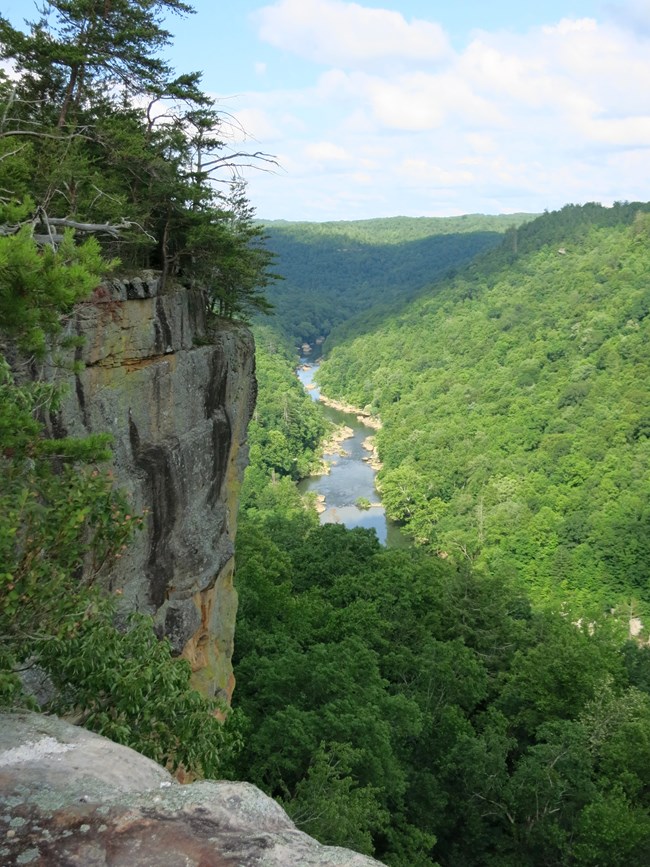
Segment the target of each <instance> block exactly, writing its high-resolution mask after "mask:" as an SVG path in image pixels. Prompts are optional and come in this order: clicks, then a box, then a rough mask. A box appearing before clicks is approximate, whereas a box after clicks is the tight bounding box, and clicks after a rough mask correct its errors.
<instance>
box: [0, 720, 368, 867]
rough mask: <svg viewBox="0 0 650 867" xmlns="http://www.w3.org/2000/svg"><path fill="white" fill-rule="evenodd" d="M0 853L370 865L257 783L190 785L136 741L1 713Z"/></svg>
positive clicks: (226, 864) (131, 862)
mask: <svg viewBox="0 0 650 867" xmlns="http://www.w3.org/2000/svg"><path fill="white" fill-rule="evenodd" d="M0 829H2V833H1V835H0V863H2V864H3V865H7V867H9V865H18V864H30V865H33V867H38V865H42V867H52V865H73V864H77V865H83V867H126V865H128V867H151V865H154V864H155V865H158V867H180V865H184V867H290V865H302V867H309V865H311V867H337V865H338V867H373V865H378V864H379V862H377V861H374V860H373V859H372V858H366V857H365V856H363V855H358V854H356V853H354V852H350V851H348V850H347V849H339V848H335V847H330V846H321V845H320V844H319V843H317V842H316V841H315V840H313V839H312V838H311V837H308V836H307V835H306V834H303V833H302V832H300V831H298V830H297V829H296V827H295V825H294V824H293V822H291V820H290V819H289V817H288V816H287V814H286V813H285V812H284V810H282V809H281V807H280V806H278V804H276V803H275V802H274V801H272V800H271V798H268V797H267V796H266V795H264V794H263V793H262V792H260V791H259V789H256V788H255V786H252V785H250V783H230V782H210V781H205V782H201V783H192V784H191V785H188V786H181V785H179V784H178V783H177V782H176V781H175V780H173V779H172V777H171V776H170V775H169V774H168V773H167V771H165V770H164V769H163V768H161V767H160V766H159V765H156V764H155V762H152V761H150V760H149V759H146V758H145V757H144V756H141V755H139V754H138V753H136V752H134V751H133V750H130V749H128V748H127V747H122V746H119V745H118V744H114V743H112V741H109V740H107V739H106V738H102V737H99V736H98V735H95V734H92V733H91V732H87V731H85V730H84V729H80V728H77V727H76V726H71V725H68V724H67V723H64V722H63V721H61V720H59V719H57V718H56V717H46V716H39V715H37V714H5V715H0Z"/></svg>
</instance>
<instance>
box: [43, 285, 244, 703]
mask: <svg viewBox="0 0 650 867" xmlns="http://www.w3.org/2000/svg"><path fill="white" fill-rule="evenodd" d="M68 328H69V331H70V333H71V334H76V335H79V336H81V337H83V343H82V345H81V346H80V347H79V348H78V349H77V350H76V361H78V362H82V363H83V367H81V366H79V365H78V372H77V373H71V372H70V369H69V368H70V366H69V365H65V364H64V365H62V366H60V367H56V365H53V369H52V372H51V375H52V376H54V377H55V378H57V379H59V380H61V378H63V379H64V380H67V385H68V386H69V387H68V388H67V392H66V397H65V399H64V401H63V404H62V406H61V409H60V411H59V412H57V414H56V415H55V416H53V417H51V418H50V425H51V429H52V434H53V435H54V436H65V435H71V436H84V435H85V434H87V433H96V432H106V431H107V432H110V433H111V434H112V436H113V439H114V443H113V451H114V460H113V468H112V471H113V473H114V476H115V483H116V485H117V487H118V488H120V489H122V490H123V491H124V492H125V493H126V495H127V497H128V498H129V501H130V503H132V506H133V511H134V514H145V515H146V522H145V529H144V531H142V532H140V533H138V534H137V535H136V537H135V540H134V542H133V544H131V545H130V546H129V548H128V550H126V551H125V552H124V555H123V556H122V558H121V559H120V560H119V561H118V562H117V563H116V564H114V565H113V566H111V568H110V570H109V571H107V572H106V573H105V574H104V575H102V576H101V580H102V582H103V585H104V586H105V588H106V589H107V590H108V591H109V592H111V593H114V594H117V595H118V596H119V597H120V603H121V605H122V606H123V608H124V610H128V611H133V610H136V611H142V612H147V613H150V614H152V615H154V617H155V621H156V624H157V626H158V628H159V631H160V632H161V634H164V635H166V636H167V637H168V638H169V639H170V641H171V643H172V645H173V646H174V648H175V650H176V651H177V652H178V653H182V654H183V655H184V656H185V657H186V658H187V659H188V660H189V662H190V664H191V666H192V670H193V672H194V682H195V685H196V686H197V687H198V688H199V689H201V691H203V692H204V693H206V694H211V695H214V694H218V695H221V696H223V697H224V698H226V699H229V697H230V694H231V692H232V688H233V675H232V667H231V656H232V645H233V633H234V625H235V614H236V608H237V595H236V592H235V590H234V588H233V583H232V574H233V552H234V537H235V529H236V515H237V499H238V492H239V486H240V483H241V479H242V474H243V470H244V467H245V464H246V459H247V450H246V428H247V425H248V422H249V419H250V416H251V413H252V411H253V407H254V403H255V394H256V382H255V374H254V346H253V339H252V336H251V334H250V333H249V332H248V331H247V330H246V329H245V328H243V327H241V326H236V325H234V324H232V323H229V322H225V321H220V323H219V326H218V328H214V326H213V327H212V328H210V327H208V323H207V321H206V313H205V304H204V299H203V296H202V294H201V292H199V291H198V290H196V291H195V290H188V289H184V288H180V287H174V289H173V290H171V291H165V292H164V293H163V292H161V291H160V290H159V281H158V279H157V277H156V276H155V275H153V274H151V275H148V276H147V275H145V276H141V277H138V278H134V279H132V280H130V281H119V282H115V283H112V284H110V285H107V286H104V287H101V288H100V289H99V290H97V292H96V293H95V296H94V297H93V298H92V299H91V300H90V301H89V302H87V303H85V304H82V305H80V306H79V307H78V308H77V310H76V311H75V314H74V317H73V319H72V320H71V321H70V323H69V325H68ZM69 360H70V359H68V361H69Z"/></svg>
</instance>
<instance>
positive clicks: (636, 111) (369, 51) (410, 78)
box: [3, 0, 650, 221]
mask: <svg viewBox="0 0 650 867" xmlns="http://www.w3.org/2000/svg"><path fill="white" fill-rule="evenodd" d="M192 5H193V6H194V8H195V9H196V14H194V15H192V16H190V17H189V18H187V19H179V18H177V17H173V18H171V19H170V20H169V22H168V24H167V26H168V27H169V29H170V30H171V31H172V32H173V33H174V44H173V46H170V48H169V49H168V52H167V56H168V59H169V60H171V62H172V63H173V65H174V66H175V67H176V69H177V71H178V72H179V73H180V72H187V71H190V70H201V71H202V72H203V86H204V89H205V90H207V91H208V92H209V93H210V94H211V95H212V96H214V97H215V98H216V99H217V102H218V106H219V108H220V109H221V110H222V111H223V112H224V115H223V116H224V121H227V120H228V119H229V118H230V117H232V118H234V119H236V122H237V123H236V124H232V125H231V124H228V123H224V127H223V131H224V133H228V135H229V136H233V138H232V140H229V144H230V145H231V146H232V147H233V148H235V149H241V148H242V142H241V141H238V140H236V139H237V136H239V137H240V138H241V133H240V132H237V130H238V129H239V128H243V129H244V130H245V131H246V141H245V143H243V144H244V146H245V147H246V148H247V149H248V150H250V151H257V150H260V151H264V152H266V153H269V154H273V155H274V156H275V157H276V159H277V160H278V163H279V166H278V168H277V169H276V170H275V171H273V172H268V171H253V170H248V171H247V172H246V177H247V179H248V183H249V187H248V195H249V197H250V199H251V201H252V204H253V205H254V206H255V208H256V210H257V214H258V216H259V217H261V218H264V219H286V220H315V221H325V220H353V219H365V218H370V217H387V216H394V215H407V216H450V215H458V214H465V213H486V214H496V213H513V212H518V211H526V212H540V211H543V210H545V209H548V210H553V209H555V208H559V207H561V206H562V205H564V204H566V203H569V202H572V203H583V202H587V201H598V202H602V203H603V204H611V203H612V202H614V201H623V200H630V201H632V200H634V201H646V200H649V199H650V0H610V2H606V0H544V2H534V0H525V2H522V0H516V2H515V0H444V2H443V0H428V2H426V0H375V2H372V0H361V2H347V0H276V2H268V0H267V2H260V0H235V2H233V3H230V4H221V3H216V2H215V0H195V2H194V3H193V4H192ZM3 6H4V7H5V8H4V10H3V12H4V14H6V15H9V16H10V17H15V15H16V14H18V13H21V14H27V13H26V12H25V11H23V10H25V7H26V4H25V0H4V2H3Z"/></svg>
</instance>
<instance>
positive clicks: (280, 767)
mask: <svg viewBox="0 0 650 867" xmlns="http://www.w3.org/2000/svg"><path fill="white" fill-rule="evenodd" d="M258 361H259V370H260V400H259V403H258V413H257V417H256V420H255V424H254V425H253V426H252V427H251V458H252V465H251V467H250V468H249V470H248V471H247V478H246V483H245V486H244V491H243V497H242V508H241V510H240V517H239V531H238V537H237V563H238V566H237V587H238V590H239V594H240V605H239V612H238V625H237V633H236V643H235V663H236V664H235V673H236V676H237V688H236V690H235V694H234V699H233V701H234V706H235V708H236V713H237V716H238V718H239V720H240V724H241V727H242V734H243V737H244V741H245V748H244V750H243V751H242V752H241V754H240V755H239V757H238V758H237V759H236V760H235V765H234V773H235V776H236V777H238V778H243V779H247V780H250V781H251V782H254V783H255V784H256V785H258V786H261V787H262V788H263V789H264V790H265V791H267V792H269V793H270V794H272V795H273V796H274V797H276V798H278V799H279V800H280V801H281V803H282V804H283V805H284V806H285V807H286V809H287V810H288V811H289V813H290V814H291V816H292V817H293V818H294V819H295V821H296V822H297V823H298V826H299V827H300V828H302V829H303V830H305V831H307V832H308V833H310V834H313V835H315V836H316V837H317V838H318V839H319V840H321V841H322V842H324V843H330V844H338V845H345V846H350V847H352V848H355V849H359V850H361V851H364V852H368V853H374V854H375V855H376V856H377V857H379V858H380V859H381V860H382V861H383V862H384V863H386V864H387V865H390V867H435V865H441V867H547V865H549V864H554V865H558V867H559V865H566V867H604V865H607V867H645V865H646V864H647V863H648V861H649V859H650V813H649V806H650V803H649V801H648V792H649V791H650V781H649V779H648V768H649V767H650V756H649V755H648V749H649V747H648V745H649V744H650V696H649V692H650V650H649V649H648V647H647V646H644V645H643V646H642V645H639V644H637V643H636V642H633V641H628V640H627V623H626V622H625V620H623V623H620V622H619V621H618V620H617V619H616V618H612V617H611V616H609V615H605V616H603V612H602V610H601V607H600V606H599V605H598V604H594V605H587V604H579V602H580V600H578V604H574V605H571V604H569V605H566V604H565V605H564V606H563V607H558V606H551V605H540V604H539V603H537V604H536V605H531V602H530V599H529V598H528V595H527V588H526V582H525V580H523V579H521V578H518V577H516V576H513V575H508V574H507V572H506V570H505V569H500V568H493V569H485V570H476V569H473V568H472V565H471V564H470V563H469V561H468V558H467V557H465V556H462V555H461V556H454V557H447V558H446V559H443V558H441V557H440V556H437V553H436V550H435V549H434V548H432V546H421V547H417V548H411V549H407V550H401V549H385V548H382V547H381V546H380V545H379V544H378V542H377V539H376V536H375V535H374V533H373V532H371V531H368V530H362V529H355V530H346V529H345V528H344V527H343V526H341V525H336V524H334V525H332V524H330V525H324V526H321V525H319V522H318V518H317V515H316V513H315V511H314V510H313V509H311V508H310V507H309V505H308V504H305V503H304V502H303V501H302V500H301V498H300V496H299V494H298V492H297V490H296V487H295V485H294V483H293V481H292V478H291V476H292V475H294V474H295V469H296V468H297V467H298V466H300V467H303V468H304V467H305V465H306V464H307V462H308V461H309V458H310V455H311V454H312V453H313V452H312V451H311V448H310V444H313V442H314V435H315V433H316V431H317V427H318V426H317V423H316V421H317V417H316V416H315V415H314V413H315V409H316V407H315V406H314V404H313V402H312V401H311V400H310V398H309V397H308V396H307V395H306V394H305V393H304V392H303V391H302V388H301V386H300V385H299V383H298V381H297V379H296V378H295V376H294V375H293V374H292V369H291V359H290V357H288V356H287V355H285V353H284V351H283V350H282V348H281V347H280V346H279V345H278V341H277V340H274V339H273V337H272V335H271V334H269V332H268V331H267V332H265V333H264V334H260V333H258ZM292 454H293V458H294V459H293V460H291V455H292ZM512 571H513V570H510V572H512ZM583 602H584V600H583Z"/></svg>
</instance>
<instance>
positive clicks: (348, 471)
mask: <svg viewBox="0 0 650 867" xmlns="http://www.w3.org/2000/svg"><path fill="white" fill-rule="evenodd" d="M317 370H318V365H316V364H312V363H310V362H308V361H305V360H304V359H303V361H302V362H301V365H300V368H299V369H298V378H299V379H300V381H301V382H302V384H303V385H304V386H305V387H306V388H308V390H309V393H310V394H311V396H312V398H313V400H318V399H319V397H320V391H319V389H318V388H317V387H312V386H313V379H314V374H315V373H316V371H317ZM323 411H324V413H325V415H326V416H327V418H329V419H330V420H331V421H333V422H334V423H335V424H336V425H337V426H339V427H340V426H342V425H346V426H347V427H349V428H351V429H352V431H353V435H352V437H350V439H346V440H344V442H343V443H342V448H343V450H344V451H345V453H346V454H345V455H338V454H327V453H326V454H325V455H324V459H325V461H326V462H327V463H328V464H329V465H330V467H331V471H330V473H329V475H325V476H311V477H310V478H308V479H303V480H302V481H301V482H299V484H298V488H299V490H300V491H301V493H306V492H308V491H309V492H312V493H315V494H317V495H319V494H320V495H322V496H324V497H325V505H326V507H327V508H326V510H325V511H324V512H322V513H321V515H320V521H321V524H344V525H345V526H346V527H349V528H352V527H365V528H367V529H372V530H375V532H376V533H377V537H378V539H379V541H380V542H381V544H382V545H387V546H390V547H395V548H405V547H408V546H409V545H410V544H411V542H410V540H409V539H408V538H407V537H406V536H405V535H404V534H403V533H402V532H401V531H400V529H399V527H397V526H396V525H395V524H393V522H392V521H389V520H388V519H387V518H386V513H385V512H384V507H383V506H382V505H381V501H380V496H379V494H378V493H377V489H376V488H375V476H376V475H377V474H376V471H375V470H373V469H372V467H371V466H369V464H368V463H367V461H364V460H363V459H364V457H365V458H367V457H368V456H369V452H368V451H366V450H365V449H364V448H363V442H364V440H365V439H366V438H367V437H368V436H371V435H372V434H373V433H374V430H373V429H372V428H369V427H368V426H367V425H364V424H362V423H361V422H360V421H358V419H357V417H356V415H352V414H351V413H347V412H341V411H340V410H337V409H332V408H331V407H329V406H325V405H323ZM360 497H362V498H365V499H366V500H369V501H370V503H371V504H372V505H371V506H370V508H369V509H360V508H359V507H358V506H357V505H356V501H357V500H358V499H359V498H360Z"/></svg>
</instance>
